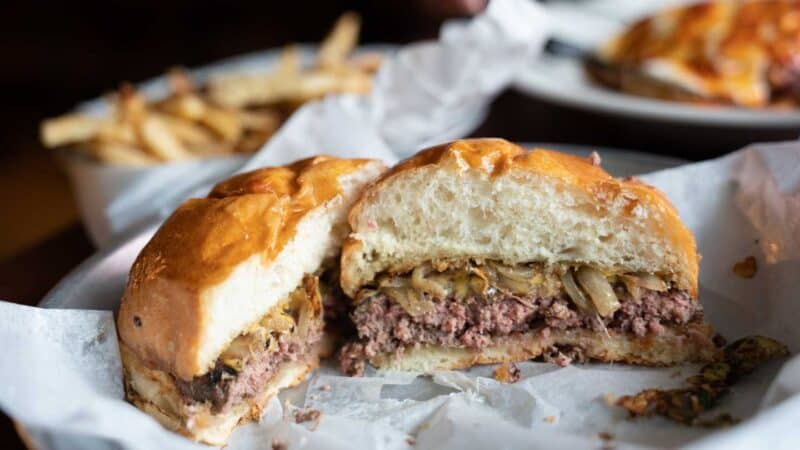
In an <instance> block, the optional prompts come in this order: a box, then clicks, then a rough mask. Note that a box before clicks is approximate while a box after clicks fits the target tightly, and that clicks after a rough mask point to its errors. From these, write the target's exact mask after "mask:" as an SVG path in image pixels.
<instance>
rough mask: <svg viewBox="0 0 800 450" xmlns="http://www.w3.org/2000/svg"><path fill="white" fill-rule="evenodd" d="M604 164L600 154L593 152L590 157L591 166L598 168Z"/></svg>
mask: <svg viewBox="0 0 800 450" xmlns="http://www.w3.org/2000/svg"><path fill="white" fill-rule="evenodd" d="M602 162H603V160H602V159H601V158H600V154H599V153H597V152H592V153H591V154H590V155H589V163H591V165H593V166H597V167H600V164H601V163H602Z"/></svg>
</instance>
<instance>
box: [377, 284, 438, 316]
mask: <svg viewBox="0 0 800 450" xmlns="http://www.w3.org/2000/svg"><path fill="white" fill-rule="evenodd" d="M383 292H385V293H386V295H388V296H389V298H391V299H392V300H393V301H394V302H396V303H397V304H398V305H400V306H401V307H402V308H403V309H405V310H406V312H407V313H409V314H410V315H411V316H412V317H416V316H418V315H420V314H425V313H427V312H432V311H433V310H434V305H433V302H432V301H431V300H428V299H425V298H423V297H421V296H420V295H419V294H417V292H416V291H414V289H411V288H396V287H385V288H383Z"/></svg>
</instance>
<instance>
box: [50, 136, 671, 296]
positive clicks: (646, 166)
mask: <svg viewBox="0 0 800 450" xmlns="http://www.w3.org/2000/svg"><path fill="white" fill-rule="evenodd" d="M522 145H523V146H524V147H526V148H530V147H545V148H552V149H555V150H559V151H564V152H568V153H574V154H578V155H581V156H586V155H588V154H589V153H590V152H591V151H592V150H595V151H597V152H599V153H600V156H601V157H602V159H603V167H604V168H605V169H606V170H607V171H609V173H611V174H612V175H615V176H629V175H636V174H642V173H647V172H653V171H656V170H661V169H667V168H670V167H675V166H678V165H680V164H683V163H684V162H685V161H683V160H680V159H675V158H667V157H663V156H658V155H651V154H646V153H636V152H631V151H625V150H617V149H610V148H602V147H590V146H577V145H568V144H522ZM156 228H157V225H155V224H150V225H147V226H143V227H141V228H138V229H137V230H135V231H133V232H131V233H128V234H127V235H125V236H123V237H122V238H120V239H118V240H116V242H115V243H113V244H112V245H109V246H108V247H106V249H105V250H102V251H100V252H98V253H96V254H95V255H94V256H92V257H91V258H89V259H87V260H86V261H84V262H83V263H82V264H81V265H80V266H78V267H77V268H75V269H74V270H73V271H72V272H71V273H70V274H69V275H67V276H66V277H65V278H64V279H62V280H61V281H60V282H59V283H58V284H57V285H56V286H55V287H54V288H53V289H52V290H51V291H50V292H49V293H48V294H47V295H46V296H45V298H44V299H43V300H42V302H41V303H40V306H42V307H45V308H78V309H106V310H108V309H113V310H115V309H116V308H117V306H118V303H119V299H120V298H121V297H122V292H123V290H124V288H125V282H126V280H127V277H128V271H129V270H130V267H131V265H132V264H133V261H134V259H136V255H138V254H139V251H140V250H141V249H142V247H144V245H145V244H146V243H147V241H148V240H149V239H150V237H151V236H152V235H153V233H155V230H156Z"/></svg>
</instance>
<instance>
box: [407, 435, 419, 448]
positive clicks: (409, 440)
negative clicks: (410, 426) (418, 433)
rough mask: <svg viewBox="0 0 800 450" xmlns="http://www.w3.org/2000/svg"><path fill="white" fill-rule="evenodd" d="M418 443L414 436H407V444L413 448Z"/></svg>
mask: <svg viewBox="0 0 800 450" xmlns="http://www.w3.org/2000/svg"><path fill="white" fill-rule="evenodd" d="M416 443H417V440H416V439H414V436H406V444H408V445H412V446H413V445H414V444H416Z"/></svg>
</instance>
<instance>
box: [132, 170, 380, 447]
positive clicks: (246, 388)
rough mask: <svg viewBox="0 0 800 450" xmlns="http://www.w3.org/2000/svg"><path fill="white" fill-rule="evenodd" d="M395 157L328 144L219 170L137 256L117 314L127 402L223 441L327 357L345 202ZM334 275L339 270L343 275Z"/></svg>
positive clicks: (202, 437) (181, 428) (204, 438)
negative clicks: (330, 149)
mask: <svg viewBox="0 0 800 450" xmlns="http://www.w3.org/2000/svg"><path fill="white" fill-rule="evenodd" d="M383 168H384V166H383V165H382V164H381V163H380V162H378V161H373V160H364V159H359V160H348V159H338V158H333V157H326V156H318V157H314V158H310V159H306V160H302V161H298V162H296V163H294V164H292V165H289V166H286V167H275V168H265V169H259V170H256V171H253V172H248V173H244V174H240V175H236V176H234V177H232V178H230V179H228V180H226V181H223V182H221V183H220V184H218V185H217V186H215V187H214V189H213V190H212V191H211V193H210V194H209V195H208V197H207V198H202V199H192V200H188V201H187V202H185V203H184V204H183V205H181V206H180V207H179V208H178V209H177V210H176V211H175V212H174V213H173V214H172V215H171V216H170V217H169V218H168V219H167V220H166V222H164V224H163V225H162V226H161V228H159V230H158V231H157V232H156V234H155V235H154V236H153V237H152V239H151V240H150V242H148V244H147V245H146V246H145V247H144V249H143V250H142V251H141V253H140V254H139V255H138V257H137V258H136V261H135V262H134V264H133V267H132V268H131V271H130V276H129V279H128V284H127V287H126V289H125V293H124V296H123V299H122V304H121V307H120V311H119V315H118V318H117V326H118V330H119V340H120V352H121V355H122V363H123V368H124V377H125V391H126V396H127V399H128V400H129V401H131V402H132V403H133V404H134V405H136V406H137V407H139V408H140V409H142V410H143V411H145V412H146V413H148V414H150V415H151V416H153V417H155V418H156V419H157V420H158V421H159V422H161V423H162V424H163V425H165V426H166V427H167V428H169V429H172V430H174V431H177V432H179V433H181V434H184V435H186V436H189V437H191V438H193V439H195V440H197V441H201V442H205V443H208V444H215V445H221V444H224V443H225V442H226V440H227V438H228V436H229V434H230V433H231V432H232V431H233V429H234V428H235V427H236V426H237V425H238V424H241V423H245V422H248V421H250V420H255V419H258V418H259V417H260V414H261V409H262V408H263V407H264V405H266V403H267V401H268V400H269V399H270V398H271V397H273V396H274V395H275V394H276V393H277V392H278V391H280V390H281V389H283V388H285V387H287V386H293V385H296V384H298V383H300V382H302V381H303V380H304V377H305V375H306V374H307V373H308V372H309V371H311V370H313V369H314V368H315V367H317V364H318V360H319V356H320V354H321V352H323V351H324V350H325V349H324V340H323V339H322V332H323V315H324V310H325V309H326V305H327V304H330V303H331V302H335V301H336V300H337V297H338V296H339V295H340V294H339V292H340V291H339V289H338V287H337V286H336V285H331V284H330V283H329V281H328V280H329V279H330V278H329V276H328V273H329V272H336V271H338V268H337V266H338V254H339V249H340V245H341V241H342V239H343V238H344V237H345V236H346V235H347V232H348V228H347V223H346V214H347V211H348V209H349V207H350V205H351V204H352V202H353V201H354V200H355V198H356V195H357V193H358V192H359V190H360V189H361V188H362V187H363V186H364V184H365V183H367V182H368V181H370V180H372V179H373V178H375V177H376V176H378V175H379V174H380V173H381V172H382V170H383ZM334 278H335V277H334Z"/></svg>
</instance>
